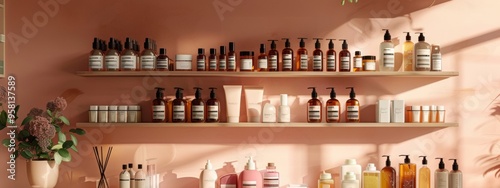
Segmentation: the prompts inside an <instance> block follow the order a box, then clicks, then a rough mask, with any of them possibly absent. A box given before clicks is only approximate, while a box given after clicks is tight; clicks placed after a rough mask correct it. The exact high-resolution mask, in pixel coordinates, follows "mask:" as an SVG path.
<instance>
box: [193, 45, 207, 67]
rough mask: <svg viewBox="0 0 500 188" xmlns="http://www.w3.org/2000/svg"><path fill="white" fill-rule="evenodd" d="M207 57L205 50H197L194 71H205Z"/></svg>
mask: <svg viewBox="0 0 500 188" xmlns="http://www.w3.org/2000/svg"><path fill="white" fill-rule="evenodd" d="M206 61H207V56H205V49H204V48H198V56H196V70H197V71H206V70H207V62H206Z"/></svg>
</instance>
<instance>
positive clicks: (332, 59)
mask: <svg viewBox="0 0 500 188" xmlns="http://www.w3.org/2000/svg"><path fill="white" fill-rule="evenodd" d="M327 40H330V42H329V43H328V51H326V71H331V72H335V71H337V52H335V50H334V49H333V47H334V44H333V40H335V39H327Z"/></svg>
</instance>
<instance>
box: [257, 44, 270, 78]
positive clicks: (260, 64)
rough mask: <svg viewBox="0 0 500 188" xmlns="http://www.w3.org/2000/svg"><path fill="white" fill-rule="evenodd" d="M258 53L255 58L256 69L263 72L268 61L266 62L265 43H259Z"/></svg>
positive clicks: (266, 68)
mask: <svg viewBox="0 0 500 188" xmlns="http://www.w3.org/2000/svg"><path fill="white" fill-rule="evenodd" d="M259 51H260V55H259V57H258V58H257V71H259V72H263V71H267V70H268V67H267V65H268V62H267V55H266V45H265V44H260V50H259Z"/></svg>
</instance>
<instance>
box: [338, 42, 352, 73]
mask: <svg viewBox="0 0 500 188" xmlns="http://www.w3.org/2000/svg"><path fill="white" fill-rule="evenodd" d="M340 40H341V41H344V42H343V43H342V51H340V52H339V58H340V60H339V67H340V72H351V52H349V49H348V46H347V42H346V40H345V39H340Z"/></svg>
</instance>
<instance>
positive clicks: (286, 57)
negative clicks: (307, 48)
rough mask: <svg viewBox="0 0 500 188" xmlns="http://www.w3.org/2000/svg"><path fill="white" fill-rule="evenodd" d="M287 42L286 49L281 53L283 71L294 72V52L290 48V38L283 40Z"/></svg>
mask: <svg viewBox="0 0 500 188" xmlns="http://www.w3.org/2000/svg"><path fill="white" fill-rule="evenodd" d="M283 40H286V41H285V49H283V51H282V52H281V58H282V62H283V66H282V69H281V70H282V71H292V70H293V69H292V68H293V67H292V65H293V50H292V49H291V48H290V40H289V39H288V38H283Z"/></svg>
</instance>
